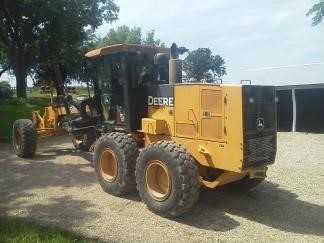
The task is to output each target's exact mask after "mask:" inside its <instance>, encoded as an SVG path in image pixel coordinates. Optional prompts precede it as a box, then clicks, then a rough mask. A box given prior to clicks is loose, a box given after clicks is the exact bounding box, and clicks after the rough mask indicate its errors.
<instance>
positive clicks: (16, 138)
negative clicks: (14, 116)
mask: <svg viewBox="0 0 324 243" xmlns="http://www.w3.org/2000/svg"><path fill="white" fill-rule="evenodd" d="M21 144H22V142H21V135H20V132H19V131H18V130H16V131H15V136H14V145H15V148H16V149H17V150H19V149H20V148H21Z"/></svg>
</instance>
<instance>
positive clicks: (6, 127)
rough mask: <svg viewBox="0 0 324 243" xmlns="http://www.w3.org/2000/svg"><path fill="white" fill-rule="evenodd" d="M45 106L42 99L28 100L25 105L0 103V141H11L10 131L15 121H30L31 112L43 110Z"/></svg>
mask: <svg viewBox="0 0 324 243" xmlns="http://www.w3.org/2000/svg"><path fill="white" fill-rule="evenodd" d="M46 104H47V102H46V99H44V98H43V97H37V98H36V97H34V98H29V99H28V100H27V102H26V103H23V104H21V103H19V102H12V103H9V104H1V103H0V141H1V142H9V141H10V140H11V129H12V125H13V123H14V121H15V120H17V119H20V118H26V119H31V118H32V111H33V110H40V111H41V112H42V111H43V109H44V106H45V105H46Z"/></svg>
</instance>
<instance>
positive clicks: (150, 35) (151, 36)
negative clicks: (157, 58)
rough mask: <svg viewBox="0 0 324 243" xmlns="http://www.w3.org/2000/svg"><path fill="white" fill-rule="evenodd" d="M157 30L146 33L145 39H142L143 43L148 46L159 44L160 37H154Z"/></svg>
mask: <svg viewBox="0 0 324 243" xmlns="http://www.w3.org/2000/svg"><path fill="white" fill-rule="evenodd" d="M154 35H155V30H151V31H149V32H147V33H146V37H145V39H143V40H142V44H143V45H146V46H159V45H160V43H161V41H160V40H159V39H157V40H155V39H154Z"/></svg>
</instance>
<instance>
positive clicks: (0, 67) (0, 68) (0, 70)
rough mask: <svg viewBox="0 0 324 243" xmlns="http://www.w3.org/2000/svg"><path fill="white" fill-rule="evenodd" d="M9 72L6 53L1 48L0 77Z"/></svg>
mask: <svg viewBox="0 0 324 243" xmlns="http://www.w3.org/2000/svg"><path fill="white" fill-rule="evenodd" d="M7 71H9V64H8V61H7V58H6V56H5V54H4V52H3V51H2V49H1V47H0V77H1V76H2V74H4V73H5V72H7Z"/></svg>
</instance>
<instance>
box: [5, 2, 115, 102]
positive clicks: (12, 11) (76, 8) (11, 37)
mask: <svg viewBox="0 0 324 243" xmlns="http://www.w3.org/2000/svg"><path fill="white" fill-rule="evenodd" d="M118 11H119V8H118V7H117V6H116V5H115V3H114V2H113V0H78V1H73V0H56V1H44V0H33V1H30V0H2V1H0V19H1V21H2V22H1V25H0V48H1V49H2V51H3V53H4V55H5V57H6V58H7V60H8V64H9V67H10V68H11V69H12V70H13V73H14V75H15V76H16V85H17V96H18V97H26V76H27V74H28V73H29V72H30V71H31V70H32V69H37V68H39V67H40V66H44V65H47V64H53V63H60V64H61V65H66V64H67V63H69V62H70V61H71V60H72V59H73V58H75V57H76V56H78V54H77V53H78V52H79V51H80V47H81V46H82V45H83V43H84V40H85V39H86V38H87V29H92V30H94V29H96V28H97V27H99V26H100V25H101V24H102V23H103V21H107V22H112V21H114V20H116V19H117V14H118Z"/></svg>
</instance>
